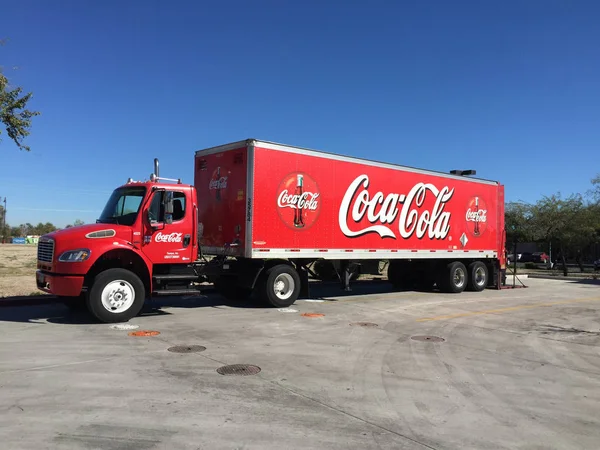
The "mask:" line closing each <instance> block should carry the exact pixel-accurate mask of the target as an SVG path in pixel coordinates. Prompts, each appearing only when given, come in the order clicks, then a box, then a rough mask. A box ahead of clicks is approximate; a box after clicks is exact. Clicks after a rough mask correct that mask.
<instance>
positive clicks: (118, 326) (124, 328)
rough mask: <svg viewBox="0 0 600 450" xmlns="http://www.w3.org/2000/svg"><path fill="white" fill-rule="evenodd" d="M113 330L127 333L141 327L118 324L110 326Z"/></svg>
mask: <svg viewBox="0 0 600 450" xmlns="http://www.w3.org/2000/svg"><path fill="white" fill-rule="evenodd" d="M110 327H111V328H112V329H113V330H120V331H127V330H137V329H138V328H139V327H140V326H139V325H133V324H130V323H118V324H116V325H111V326H110Z"/></svg>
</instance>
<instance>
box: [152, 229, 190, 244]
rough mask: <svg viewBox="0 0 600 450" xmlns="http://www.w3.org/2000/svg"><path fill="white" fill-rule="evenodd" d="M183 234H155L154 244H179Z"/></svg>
mask: <svg viewBox="0 0 600 450" xmlns="http://www.w3.org/2000/svg"><path fill="white" fill-rule="evenodd" d="M182 234H183V233H171V234H162V233H161V232H160V231H159V232H158V233H156V237H155V238H154V240H155V241H156V242H181V240H182V239H181V236H182Z"/></svg>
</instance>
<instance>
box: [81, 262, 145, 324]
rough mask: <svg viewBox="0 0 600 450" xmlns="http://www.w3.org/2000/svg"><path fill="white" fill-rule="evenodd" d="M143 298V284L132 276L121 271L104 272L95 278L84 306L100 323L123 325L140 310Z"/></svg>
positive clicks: (125, 271)
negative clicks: (86, 306) (122, 323)
mask: <svg viewBox="0 0 600 450" xmlns="http://www.w3.org/2000/svg"><path fill="white" fill-rule="evenodd" d="M145 297H146V293H145V289H144V283H142V280H140V278H139V277H138V276H137V275H136V274H134V273H133V272H131V271H129V270H125V269H108V270H105V271H104V272H100V273H99V274H98V275H96V278H95V279H94V283H93V285H92V288H91V289H90V291H89V295H88V299H87V305H88V309H89V311H90V313H92V315H93V316H94V317H96V318H97V319H98V320H100V321H101V322H106V323H115V322H127V321H128V320H129V319H131V318H133V317H135V316H137V315H138V314H139V312H140V311H141V310H142V307H143V306H144V300H145Z"/></svg>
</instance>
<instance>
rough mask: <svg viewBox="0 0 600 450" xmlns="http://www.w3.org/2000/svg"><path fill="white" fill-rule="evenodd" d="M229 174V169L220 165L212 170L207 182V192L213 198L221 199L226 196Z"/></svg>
mask: <svg viewBox="0 0 600 450" xmlns="http://www.w3.org/2000/svg"><path fill="white" fill-rule="evenodd" d="M229 175H230V172H229V170H227V168H225V167H222V166H219V167H217V168H216V169H215V170H214V171H213V173H212V176H211V177H210V181H209V183H208V192H209V193H210V195H212V196H213V197H214V198H215V200H217V201H221V200H224V199H226V198H227V192H228V189H227V184H228V181H229Z"/></svg>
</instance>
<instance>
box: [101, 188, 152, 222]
mask: <svg viewBox="0 0 600 450" xmlns="http://www.w3.org/2000/svg"><path fill="white" fill-rule="evenodd" d="M145 195H146V188H145V187H126V188H119V189H115V190H114V191H113V193H112V195H111V196H110V198H109V199H108V202H107V203H106V206H105V207H104V210H103V211H102V214H100V218H99V219H98V220H97V221H96V222H97V223H116V224H118V225H130V226H131V225H133V224H134V223H135V219H136V218H137V215H138V212H139V210H140V206H141V204H142V200H143V199H144V196H145Z"/></svg>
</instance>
